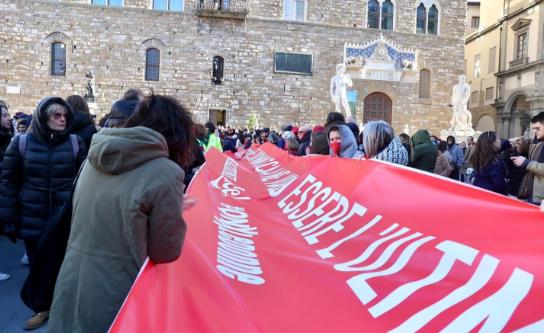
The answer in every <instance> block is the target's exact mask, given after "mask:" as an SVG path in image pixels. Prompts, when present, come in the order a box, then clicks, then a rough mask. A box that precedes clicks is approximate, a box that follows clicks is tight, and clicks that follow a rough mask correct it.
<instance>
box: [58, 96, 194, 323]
mask: <svg viewBox="0 0 544 333" xmlns="http://www.w3.org/2000/svg"><path fill="white" fill-rule="evenodd" d="M192 125H193V122H192V120H191V116H190V114H189V112H188V111H187V110H185V108H184V107H183V106H181V105H180V104H179V102H178V101H177V100H175V99H174V98H172V97H167V96H156V95H151V96H147V97H145V98H144V99H143V100H142V101H141V102H140V103H139V104H138V106H137V107H136V110H135V112H134V114H132V116H130V118H129V119H127V122H126V123H125V126H124V128H104V129H102V130H101V131H100V132H99V133H97V134H96V135H95V136H94V137H93V141H92V143H91V147H90V149H89V155H88V160H87V162H86V163H85V164H84V165H83V167H82V168H81V171H80V174H79V179H78V181H77V183H76V185H75V190H74V199H73V213H72V226H71V231H70V237H69V240H68V246H67V249H66V256H65V258H64V261H63V263H62V267H61V270H60V273H59V276H58V279H57V283H56V286H55V293H54V297H53V305H52V308H51V312H50V319H49V325H48V331H49V332H54V333H63V332H66V333H69V332H80V333H86V332H89V333H95V332H106V331H107V330H108V328H109V327H110V325H111V324H112V322H113V320H114V318H115V316H116V314H117V312H118V311H119V309H120V308H121V305H122V304H123V301H124V300H125V298H126V296H127V294H128V292H129V290H130V288H131V286H132V284H133V283H134V280H135V279H136V277H137V276H138V272H139V271H140V268H141V267H142V265H143V264H144V262H145V261H146V258H149V260H151V261H153V262H155V263H167V262H171V261H174V260H176V259H177V258H178V257H179V256H180V254H181V249H182V247H183V240H184V237H185V230H186V226H185V222H184V220H183V217H182V210H184V209H187V208H188V207H187V205H186V204H187V202H188V201H187V200H184V199H182V197H183V188H184V185H183V180H184V172H183V169H182V167H181V166H182V165H187V164H188V162H189V161H190V159H191V145H192V144H193V142H194V140H195V139H194V137H193V130H192Z"/></svg>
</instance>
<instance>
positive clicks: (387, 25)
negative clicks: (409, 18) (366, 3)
mask: <svg viewBox="0 0 544 333" xmlns="http://www.w3.org/2000/svg"><path fill="white" fill-rule="evenodd" d="M393 11H394V6H393V3H392V2H391V1H390V0H385V1H384V3H383V4H382V30H393Z"/></svg>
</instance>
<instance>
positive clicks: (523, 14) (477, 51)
mask: <svg viewBox="0 0 544 333" xmlns="http://www.w3.org/2000/svg"><path fill="white" fill-rule="evenodd" d="M480 13H481V16H480V28H479V29H478V31H476V32H474V33H472V34H470V35H469V36H467V39H466V45H465V50H466V52H465V57H466V58H465V59H466V64H467V66H466V67H467V72H468V75H467V77H468V79H469V80H470V83H471V87H472V94H473V95H472V96H471V101H470V102H469V105H470V109H471V111H472V113H473V114H474V117H473V121H474V124H475V125H476V127H477V129H480V130H496V131H497V132H498V133H499V135H500V136H502V137H509V138H514V137H519V136H522V135H526V136H531V135H532V134H531V131H530V119H531V117H532V116H534V115H536V114H537V113H539V112H542V111H544V26H543V22H544V1H543V0H505V1H502V2H494V1H483V2H481V8H480Z"/></svg>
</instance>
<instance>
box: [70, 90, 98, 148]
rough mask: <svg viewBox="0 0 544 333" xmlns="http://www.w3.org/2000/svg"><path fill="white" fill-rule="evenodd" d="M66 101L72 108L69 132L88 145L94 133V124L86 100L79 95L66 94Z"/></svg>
mask: <svg viewBox="0 0 544 333" xmlns="http://www.w3.org/2000/svg"><path fill="white" fill-rule="evenodd" d="M66 102H67V103H68V104H70V106H71V107H72V109H73V110H74V121H73V123H72V129H71V130H70V133H72V134H75V135H79V136H80V137H81V138H82V139H83V142H85V146H86V147H89V146H90V145H91V139H92V138H93V135H94V134H95V133H96V126H95V124H94V119H93V116H92V115H91V113H90V112H89V106H88V105H87V102H86V101H85V99H83V97H81V96H79V95H72V96H68V97H67V98H66Z"/></svg>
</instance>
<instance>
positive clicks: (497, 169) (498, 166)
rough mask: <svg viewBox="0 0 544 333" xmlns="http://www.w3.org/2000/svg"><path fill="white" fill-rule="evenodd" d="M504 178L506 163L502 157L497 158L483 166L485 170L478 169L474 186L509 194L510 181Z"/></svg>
mask: <svg viewBox="0 0 544 333" xmlns="http://www.w3.org/2000/svg"><path fill="white" fill-rule="evenodd" d="M504 178H505V171H504V163H503V162H502V161H501V160H500V159H496V160H495V161H493V162H491V163H489V164H488V165H487V166H486V167H485V168H483V170H480V171H476V173H475V175H474V186H477V187H481V188H485V189H486V190H489V191H493V192H496V193H499V194H504V195H508V183H507V182H506V180H505V179H504Z"/></svg>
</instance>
